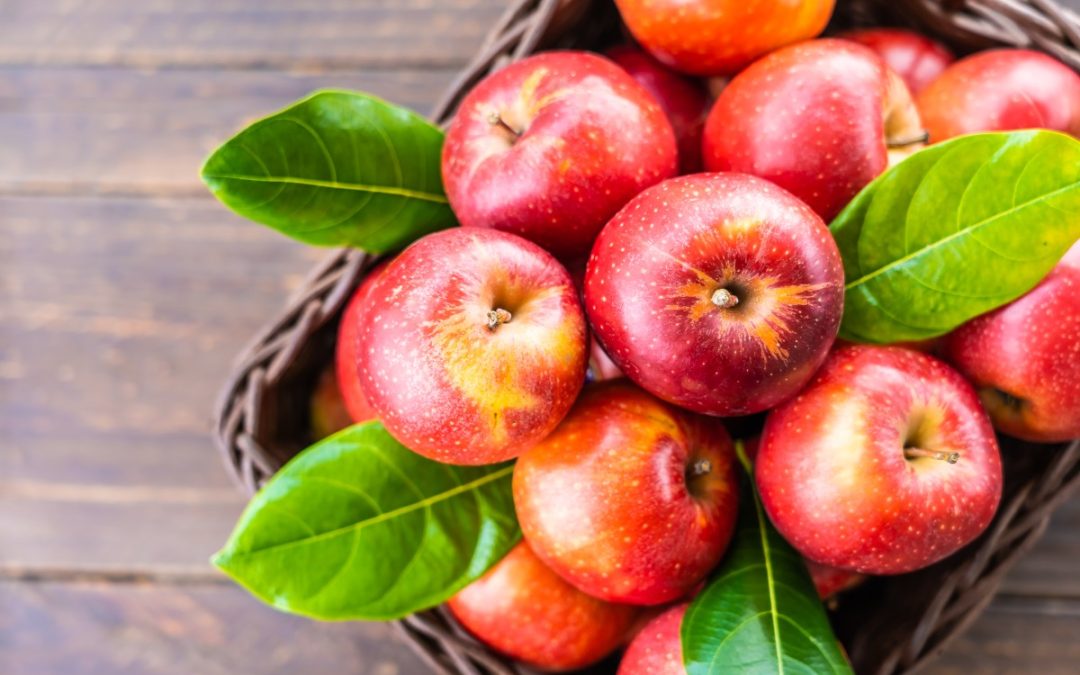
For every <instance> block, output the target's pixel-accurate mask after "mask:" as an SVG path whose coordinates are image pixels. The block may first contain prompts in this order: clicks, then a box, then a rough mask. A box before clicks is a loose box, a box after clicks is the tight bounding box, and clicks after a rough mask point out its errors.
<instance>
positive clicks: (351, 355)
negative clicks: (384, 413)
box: [334, 261, 389, 422]
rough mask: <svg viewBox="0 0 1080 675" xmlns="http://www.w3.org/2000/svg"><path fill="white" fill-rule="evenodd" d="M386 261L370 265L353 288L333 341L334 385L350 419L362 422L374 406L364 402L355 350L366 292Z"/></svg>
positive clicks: (372, 285) (368, 418)
mask: <svg viewBox="0 0 1080 675" xmlns="http://www.w3.org/2000/svg"><path fill="white" fill-rule="evenodd" d="M388 263H389V261H383V262H381V263H379V264H378V265H376V266H375V267H374V268H372V269H371V270H370V271H369V272H368V273H367V276H365V277H364V279H363V281H361V282H360V285H359V286H358V287H357V288H356V291H355V292H353V295H352V298H350V299H349V303H348V304H347V305H345V311H344V312H343V313H342V315H341V323H340V324H338V336H337V344H336V346H335V355H334V367H335V369H336V372H337V386H338V387H339V388H340V390H341V396H342V398H343V399H344V401H345V409H346V410H347V411H348V412H349V417H351V418H352V421H353V422H366V421H368V420H373V419H375V418H376V417H377V415H376V414H375V409H374V408H372V407H371V404H369V403H368V401H367V398H366V397H365V396H364V391H363V388H362V387H361V386H360V374H359V372H358V371H357V359H356V352H357V346H358V343H359V339H360V328H361V326H362V325H363V324H364V322H365V321H366V320H367V319H366V314H365V313H366V311H367V302H368V296H369V295H370V293H371V289H372V287H374V286H375V280H376V279H378V278H379V275H380V274H382V273H383V271H384V270H385V269H386V266H387V264H388Z"/></svg>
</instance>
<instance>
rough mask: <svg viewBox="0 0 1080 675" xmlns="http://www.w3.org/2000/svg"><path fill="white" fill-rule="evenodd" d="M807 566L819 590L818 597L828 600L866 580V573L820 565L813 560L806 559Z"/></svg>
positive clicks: (816, 588) (815, 587) (815, 588)
mask: <svg viewBox="0 0 1080 675" xmlns="http://www.w3.org/2000/svg"><path fill="white" fill-rule="evenodd" d="M806 568H807V569H808V570H810V579H811V581H813V582H814V590H816V591H817V594H818V597H819V598H821V599H822V600H828V599H830V598H832V597H833V596H835V595H837V594H839V593H842V592H844V591H846V590H850V589H852V588H855V587H856V586H858V585H859V584H861V583H862V582H864V581H866V575H865V574H859V573H858V572H852V571H851V570H842V569H840V568H838V567H829V566H828V565H820V564H818V563H816V562H814V561H813V560H807V561H806Z"/></svg>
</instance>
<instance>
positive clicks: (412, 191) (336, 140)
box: [202, 91, 456, 253]
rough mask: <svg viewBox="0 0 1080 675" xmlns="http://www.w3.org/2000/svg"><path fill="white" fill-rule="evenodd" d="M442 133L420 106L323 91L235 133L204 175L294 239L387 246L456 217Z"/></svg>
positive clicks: (220, 193) (247, 212)
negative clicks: (446, 189) (447, 189)
mask: <svg viewBox="0 0 1080 675" xmlns="http://www.w3.org/2000/svg"><path fill="white" fill-rule="evenodd" d="M442 142H443V134H442V132H441V131H440V130H439V129H438V128H436V127H434V126H432V125H431V124H430V123H429V122H427V121H426V120H424V118H422V117H420V116H419V115H417V114H416V113H414V112H412V111H410V110H406V109H404V108H399V107H397V106H394V105H391V104H389V103H387V102H385V101H383V100H381V99H378V98H375V97H374V96H369V95H367V94H361V93H356V92H348V91H320V92H316V93H314V94H312V95H311V96H308V97H307V98H305V99H302V100H300V101H298V102H296V103H294V104H293V105H291V106H289V107H288V108H286V109H284V110H282V111H280V112H277V113H274V114H273V115H270V116H269V117H265V118H263V119H261V120H259V121H257V122H255V123H253V124H251V126H249V127H247V128H246V129H244V130H243V131H241V132H240V133H238V134H237V135H236V136H234V137H233V138H231V139H229V140H228V141H226V142H225V144H224V145H222V146H221V147H220V148H218V149H217V150H216V151H214V154H212V155H210V158H209V159H208V160H206V164H205V165H204V166H203V168H202V178H203V181H205V182H206V185H207V186H208V187H209V188H210V191H211V192H213V193H214V195H215V196H216V197H217V198H218V199H220V200H221V201H222V202H223V203H224V204H225V205H226V206H228V207H229V208H230V209H232V210H233V211H236V212H237V213H239V214H240V215H242V216H244V217H246V218H250V219H251V220H254V221H256V222H259V223H262V224H264V225H269V226H270V227H272V228H274V229H276V230H279V231H281V232H283V233H285V234H287V235H289V236H290V237H293V238H294V239H299V240H300V241H302V242H305V243H308V244H316V245H319V246H354V247H356V248H361V249H364V250H366V251H370V252H373V253H382V252H384V251H388V250H393V249H397V248H401V247H403V246H405V245H406V244H409V243H410V242H412V241H413V240H415V239H417V238H419V237H421V236H423V235H425V234H427V233H429V232H434V231H435V230H440V229H443V228H446V227H450V226H451V225H454V224H455V222H456V221H455V220H454V214H453V213H452V212H451V211H450V206H449V204H448V202H447V200H446V195H445V194H444V193H443V187H442V173H441V169H440V153H441V152H442Z"/></svg>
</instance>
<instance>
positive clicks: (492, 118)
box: [488, 110, 522, 140]
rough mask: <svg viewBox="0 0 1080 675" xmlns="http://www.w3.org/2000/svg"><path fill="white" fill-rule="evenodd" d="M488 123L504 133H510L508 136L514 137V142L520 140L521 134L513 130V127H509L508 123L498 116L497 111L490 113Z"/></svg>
mask: <svg viewBox="0 0 1080 675" xmlns="http://www.w3.org/2000/svg"><path fill="white" fill-rule="evenodd" d="M488 122H489V123H490V124H491V125H492V126H496V127H500V128H501V129H503V130H504V131H508V132H509V133H510V135H511V136H513V137H514V140H517V139H518V138H521V134H522V132H520V131H518V130H517V129H515V128H514V127H512V126H510V123H509V122H507V121H506V120H505V119H503V116H502V115H501V114H499V112H498V111H494V110H493V111H492V112H491V114H490V115H488Z"/></svg>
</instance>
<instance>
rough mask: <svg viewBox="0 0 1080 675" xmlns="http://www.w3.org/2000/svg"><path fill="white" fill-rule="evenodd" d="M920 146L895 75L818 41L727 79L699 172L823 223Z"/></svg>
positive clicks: (854, 52) (844, 43) (869, 58)
mask: <svg viewBox="0 0 1080 675" xmlns="http://www.w3.org/2000/svg"><path fill="white" fill-rule="evenodd" d="M922 139H923V130H922V125H921V123H920V122H919V116H918V112H917V111H916V109H915V104H914V102H913V101H912V99H911V94H910V93H909V92H908V90H907V86H906V85H905V84H904V82H903V80H902V79H900V76H899V75H897V74H896V73H894V72H892V71H891V70H890V69H889V68H888V67H887V66H886V65H885V63H884V62H883V61H882V60H881V58H880V57H878V56H877V54H875V53H874V52H873V51H872V50H870V49H869V48H867V47H864V46H862V45H860V44H856V43H854V42H850V41H848V40H836V39H823V40H811V41H810V42H803V43H800V44H797V45H792V46H790V47H785V48H784V49H781V50H779V51H776V52H773V53H772V54H769V55H768V56H766V57H765V58H763V59H761V60H760V61H757V62H755V63H754V64H753V65H751V66H750V67H749V68H747V69H746V70H744V71H743V72H741V73H739V74H738V75H737V76H735V78H734V79H733V80H732V81H731V83H730V84H728V85H727V87H725V88H724V90H723V91H722V92H721V93H720V96H719V97H718V98H717V99H716V103H715V104H714V105H713V109H712V111H711V112H710V113H709V117H708V119H707V120H706V122H705V141H704V148H703V154H704V157H705V168H706V170H708V171H737V172H741V173H748V174H752V175H755V176H760V177H761V178H765V179H767V180H770V181H772V182H774V183H776V184H777V185H779V186H780V187H782V188H784V189H785V190H788V191H790V192H791V193H792V194H794V195H795V196H796V197H798V198H799V199H802V200H803V201H804V202H806V203H807V204H809V205H810V207H811V208H813V209H814V211H816V212H817V213H818V215H820V216H821V217H822V218H824V219H825V220H826V221H830V220H832V219H833V218H834V217H836V215H837V214H838V213H840V211H841V210H842V209H843V208H844V207H845V206H846V205H847V203H848V202H850V201H851V199H852V198H853V197H854V196H855V195H856V194H858V192H859V190H861V189H862V188H863V187H865V186H866V184H867V183H869V182H870V181H872V180H873V179H874V178H876V177H877V176H878V175H879V174H881V173H882V172H883V171H885V169H886V168H887V167H888V166H889V163H890V161H896V160H898V159H900V158H901V157H903V156H906V155H907V154H910V153H911V152H913V151H914V150H916V149H918V148H919V147H920V146H921V141H922ZM890 145H891V146H894V147H893V148H892V149H890Z"/></svg>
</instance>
